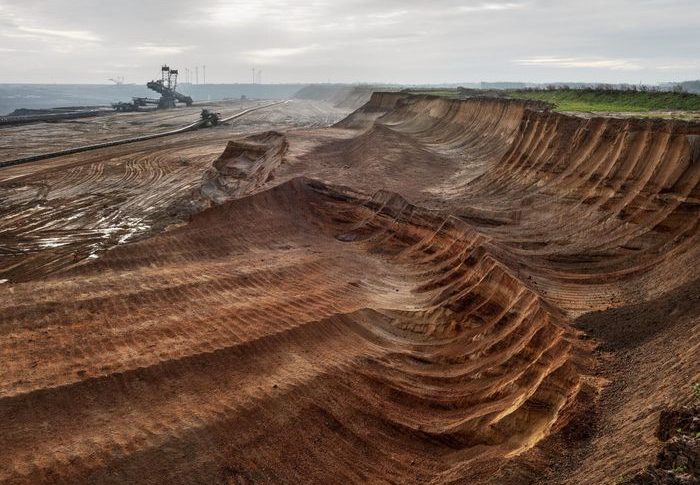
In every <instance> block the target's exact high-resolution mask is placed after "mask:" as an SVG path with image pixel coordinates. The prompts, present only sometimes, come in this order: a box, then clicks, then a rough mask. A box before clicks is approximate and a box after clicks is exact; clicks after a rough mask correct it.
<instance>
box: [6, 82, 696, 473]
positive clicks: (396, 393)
mask: <svg viewBox="0 0 700 485" xmlns="http://www.w3.org/2000/svg"><path fill="white" fill-rule="evenodd" d="M299 103H301V102H299ZM316 106H320V105H316ZM276 109H277V110H278V111H277V112H284V111H283V110H285V109H286V110H289V109H290V108H289V107H280V108H276ZM335 112H336V113H337V111H335ZM256 116H258V117H264V116H266V115H265V114H264V113H262V112H260V113H258V114H256ZM267 116H272V115H271V114H270V113H268V114H267ZM323 117H324V115H319V119H323ZM331 118H332V116H331V115H328V117H327V118H326V121H327V123H330V122H331V121H335V120H331ZM277 120H278V121H282V119H281V118H277ZM284 122H285V123H290V121H289V120H286V121H284ZM287 127H288V125H287ZM259 128H261V129H259V130H256V131H260V132H259V133H256V134H245V136H238V137H232V136H231V131H230V129H227V128H225V127H224V128H222V129H218V128H217V129H213V130H211V131H209V132H207V133H197V134H183V135H181V136H177V137H174V139H173V140H167V141H161V142H155V143H154V142H151V143H150V144H148V143H144V145H143V146H136V145H134V146H129V147H115V148H112V149H108V150H105V152H103V153H100V154H82V155H75V156H73V157H64V159H58V160H56V161H54V162H52V163H50V164H49V163H44V164H42V163H40V164H37V165H33V166H32V167H17V168H14V169H8V170H7V171H3V172H1V173H0V189H1V190H3V191H4V193H6V194H9V195H8V201H9V203H8V204H6V205H5V206H4V208H3V211H4V212H3V220H2V222H1V224H2V225H3V226H0V235H2V237H3V239H2V246H0V248H1V250H2V251H3V252H2V253H0V255H1V256H2V261H1V264H0V278H4V279H7V280H10V281H9V282H8V283H5V284H4V285H2V286H0V287H2V288H3V290H4V292H3V293H2V294H1V295H0V349H2V355H3V361H4V362H5V363H6V365H5V368H4V370H3V372H2V373H0V424H2V429H3V433H0V449H2V450H3V452H2V454H3V460H2V462H1V463H0V482H11V483H60V482H69V483H349V482H352V483H365V482H370V483H377V482H390V483H500V484H503V483H512V484H515V483H596V484H597V483H616V482H619V481H620V480H621V479H625V478H629V477H632V476H634V475H635V474H636V473H638V472H640V471H642V470H643V469H644V468H645V467H646V466H647V465H648V464H653V463H654V461H655V457H656V455H657V454H658V452H659V450H660V448H661V446H662V444H661V443H660V441H659V437H658V436H657V435H656V434H655V428H656V423H657V422H658V420H659V416H660V413H661V411H662V410H664V409H668V408H672V407H675V406H681V405H684V404H688V403H689V402H690V401H691V400H692V399H693V394H692V391H691V388H690V385H691V384H692V383H693V382H696V381H699V380H700V359H698V357H697V356H698V355H699V353H700V331H699V330H700V303H699V301H698V298H700V296H699V294H700V291H698V289H699V288H698V268H699V266H698V263H697V261H698V257H699V256H700V244H698V243H699V242H700V241H698V239H699V231H698V224H699V222H700V218H699V217H698V215H699V214H700V210H699V209H700V187H699V184H698V182H699V181H700V124H698V123H692V122H683V121H671V120H637V119H615V118H580V117H575V116H570V115H565V114H558V113H552V112H549V111H548V110H546V109H544V107H543V106H542V105H540V104H537V103H530V102H521V101H512V100H500V99H493V98H474V99H468V100H448V99H442V98H434V97H429V96H406V95H403V94H400V93H375V94H374V95H373V96H372V98H371V99H370V100H369V102H368V103H367V104H366V105H365V106H363V107H362V108H360V109H359V110H357V111H356V112H354V113H353V114H351V115H350V116H349V117H347V118H346V119H344V120H343V121H341V122H339V123H337V124H336V125H335V126H333V127H329V128H308V127H306V128H303V129H291V130H290V129H285V126H284V124H282V123H278V124H275V121H274V119H273V118H272V117H271V121H270V122H269V123H267V124H266V125H265V126H259ZM270 130H272V131H270ZM263 131H264V132H263ZM110 196H111V197H113V199H108V197H110ZM106 200H109V202H104V203H105V204H106V206H105V207H103V208H102V209H99V207H100V204H101V203H103V201H106ZM205 207H207V208H206V209H204V208H205ZM96 210H104V211H106V212H105V215H103V216H101V217H111V218H112V219H109V220H110V221H111V222H110V224H111V226H109V227H121V226H119V224H120V223H122V224H124V223H125V221H128V220H129V218H130V217H131V218H135V219H137V220H139V221H140V222H141V223H143V225H144V226H147V227H140V226H138V225H136V227H133V225H132V226H130V229H129V231H131V232H128V231H127V232H125V233H121V232H119V233H118V236H115V238H114V239H109V238H103V237H102V236H99V234H101V233H100V232H99V231H100V229H101V227H102V226H99V224H98V223H96V222H95V221H100V220H101V219H99V217H98V216H97V215H96V214H98V213H97V212H96ZM200 211H201V212H200ZM184 221H187V222H186V223H183V222H184ZM175 222H177V223H178V224H177V225H175V226H173V225H172V224H173V223H175ZM96 224H97V225H96ZM166 226H167V227H168V229H169V230H167V231H165V232H163V231H161V229H162V228H165V227H166ZM103 232H104V231H103ZM115 232H118V231H115ZM95 234H98V236H95ZM125 234H128V236H125ZM147 236H151V237H147ZM95 238H97V239H98V240H99V241H101V242H102V245H101V246H99V248H98V249H99V250H96V249H95V244H97V242H96V240H95ZM120 238H121V239H120ZM66 241H68V242H67V243H65V244H63V243H64V242H66ZM104 241H107V242H104ZM129 241H135V242H129ZM49 243H52V244H49ZM123 243H127V244H123ZM672 461H673V460H672ZM673 463H674V464H675V463H676V462H675V461H673ZM693 463H694V462H693ZM674 466H675V465H674ZM693 466H694V465H693ZM689 470H690V468H689ZM693 470H694V468H693Z"/></svg>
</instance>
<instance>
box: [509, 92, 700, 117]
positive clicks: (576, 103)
mask: <svg viewBox="0 0 700 485" xmlns="http://www.w3.org/2000/svg"><path fill="white" fill-rule="evenodd" d="M508 94H509V95H510V96H511V97H513V98H523V99H535V100H539V101H547V102H550V103H552V104H554V105H555V106H556V110H557V111H593V112H604V111H608V112H640V113H641V112H646V111H700V95H697V94H690V93H673V92H659V91H616V90H597V89H556V90H514V91H508Z"/></svg>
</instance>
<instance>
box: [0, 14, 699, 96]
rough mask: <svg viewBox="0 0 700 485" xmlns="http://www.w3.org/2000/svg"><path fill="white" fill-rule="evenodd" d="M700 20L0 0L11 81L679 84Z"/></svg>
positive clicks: (4, 76)
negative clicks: (170, 71) (194, 72)
mask: <svg viewBox="0 0 700 485" xmlns="http://www.w3.org/2000/svg"><path fill="white" fill-rule="evenodd" d="M699 28H700V3H699V2H697V1H696V0H663V1H661V0H587V1H586V2H581V1H580V0H556V1H555V0H507V1H506V0H433V1H431V2H426V1H424V0H385V1H377V0H311V1H309V0H306V1H302V0H267V1H262V0H257V1H252V0H245V1H244V0H199V1H196V2H192V1H191V0H170V1H167V2H166V1H162V0H138V1H137V0H121V1H119V2H95V1H92V0H0V46H1V49H0V59H2V65H3V70H2V71H1V72H0V82H106V77H112V76H113V75H123V76H124V77H125V78H126V79H127V81H131V82H138V83H140V82H143V81H145V80H147V79H150V78H152V77H153V76H154V75H156V74H157V70H158V66H159V64H160V63H161V62H166V63H169V64H171V65H174V66H176V67H182V68H185V67H194V66H195V65H203V64H206V65H207V79H208V80H209V81H210V82H246V81H247V80H248V78H249V74H250V68H251V67H252V64H257V65H258V67H261V68H263V69H264V70H265V74H264V78H265V80H266V81H268V82H291V81H301V82H313V81H327V80H331V81H338V82H340V81H347V82H353V81H369V82H372V81H375V82H402V83H428V82H470V81H480V80H523V81H539V82H547V81H558V80H582V81H600V82H637V81H643V82H656V81H669V80H678V79H690V78H700V72H699V71H698V69H699V67H698V62H697V52H698V50H700V36H698V35H697V32H698V29H699ZM107 74H108V75H107Z"/></svg>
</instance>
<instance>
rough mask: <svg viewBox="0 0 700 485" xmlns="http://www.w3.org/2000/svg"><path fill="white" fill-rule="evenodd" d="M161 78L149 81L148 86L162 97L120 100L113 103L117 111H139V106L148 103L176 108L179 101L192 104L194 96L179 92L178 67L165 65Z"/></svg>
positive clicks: (163, 107)
mask: <svg viewBox="0 0 700 485" xmlns="http://www.w3.org/2000/svg"><path fill="white" fill-rule="evenodd" d="M160 73H161V76H160V79H157V80H155V81H149V82H147V83H146V87H147V88H148V89H151V90H153V91H155V92H157V93H158V94H160V98H158V99H156V98H137V97H135V98H132V100H133V101H132V102H131V103H125V102H118V103H112V107H113V108H114V109H115V110H116V111H138V109H139V108H141V107H145V106H148V105H155V106H156V107H157V108H158V109H169V108H174V107H175V106H176V105H177V103H184V104H186V105H187V106H192V98H191V97H189V96H185V95H184V94H181V93H178V92H177V75H178V71H177V69H170V67H169V66H167V65H163V66H162V67H161V69H160Z"/></svg>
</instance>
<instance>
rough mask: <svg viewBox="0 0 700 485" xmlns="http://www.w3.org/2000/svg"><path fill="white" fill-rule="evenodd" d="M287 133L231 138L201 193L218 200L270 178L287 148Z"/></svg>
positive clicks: (240, 193)
mask: <svg viewBox="0 0 700 485" xmlns="http://www.w3.org/2000/svg"><path fill="white" fill-rule="evenodd" d="M287 147H288V144H287V140H286V138H285V136H284V135H283V134H281V133H278V132H276V131H268V132H265V133H261V134H258V135H251V136H248V137H246V138H244V139H242V140H235V141H229V142H228V144H227V145H226V149H225V150H224V152H223V153H222V154H221V156H219V158H217V159H216V160H214V163H213V164H212V165H213V167H212V169H210V170H208V171H207V172H206V173H205V175H204V178H203V182H202V188H201V194H202V196H203V197H204V198H206V199H208V200H210V201H211V202H213V203H215V204H221V203H223V202H225V201H227V200H231V199H233V198H239V197H243V196H245V195H248V194H251V193H253V192H254V191H255V190H256V189H259V188H260V187H261V186H262V185H263V184H264V183H266V182H268V181H270V180H271V179H272V177H273V172H274V170H275V169H276V168H277V167H279V166H280V164H281V163H282V162H283V160H284V155H285V153H286V151H287Z"/></svg>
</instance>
